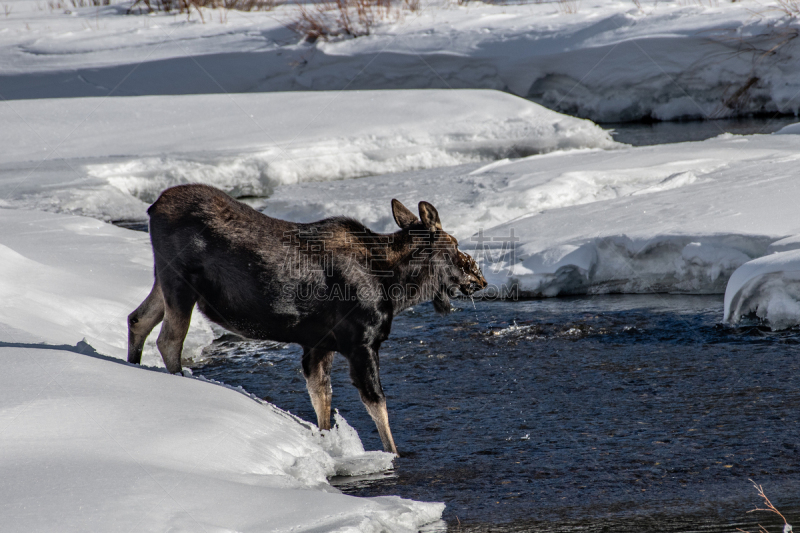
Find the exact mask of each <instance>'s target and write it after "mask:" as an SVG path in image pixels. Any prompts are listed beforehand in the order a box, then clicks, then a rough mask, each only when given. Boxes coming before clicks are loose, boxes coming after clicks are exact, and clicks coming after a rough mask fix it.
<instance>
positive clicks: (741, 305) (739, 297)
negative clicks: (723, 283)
mask: <svg viewBox="0 0 800 533" xmlns="http://www.w3.org/2000/svg"><path fill="white" fill-rule="evenodd" d="M787 240H790V241H791V244H792V245H793V246H795V247H797V248H798V249H794V250H791V251H787V252H774V253H771V254H769V255H766V256H764V257H759V258H758V259H754V260H752V261H749V262H748V263H745V264H744V265H742V266H741V267H739V268H738V269H737V270H736V272H734V273H733V275H732V276H731V279H730V281H729V282H728V286H727V288H726V290H725V321H728V322H732V323H734V324H736V323H738V322H739V321H740V320H741V319H742V318H744V317H750V316H755V317H757V318H759V319H761V320H764V321H766V323H768V324H769V326H770V327H771V328H772V329H774V330H777V329H785V328H790V327H793V326H797V325H800V242H798V241H799V240H798V239H797V238H792V237H790V238H789V239H787ZM776 244H778V245H780V244H781V241H778V243H776ZM775 248H777V246H770V251H772V250H774V249H775Z"/></svg>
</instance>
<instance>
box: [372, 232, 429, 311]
mask: <svg viewBox="0 0 800 533" xmlns="http://www.w3.org/2000/svg"><path fill="white" fill-rule="evenodd" d="M387 251H388V253H387V261H386V265H387V270H388V271H391V272H392V276H387V277H385V278H383V280H384V281H383V283H384V285H387V289H389V292H388V294H389V295H390V297H391V302H392V306H393V308H394V314H395V315H396V314H397V313H399V312H400V311H403V310H404V309H407V308H409V307H411V306H412V305H416V304H419V303H422V302H425V301H428V300H431V299H432V298H433V296H434V294H435V293H436V292H437V289H438V283H437V280H436V276H435V275H433V270H432V268H431V265H430V261H431V258H432V255H433V254H432V253H431V252H432V249H431V247H430V245H428V246H426V245H421V246H420V245H418V244H416V243H414V239H413V237H412V236H411V235H410V234H409V232H408V231H405V230H401V231H398V232H396V233H394V234H392V235H391V239H389V240H388V250H387ZM419 252H422V253H419ZM394 287H399V288H400V289H396V288H394ZM401 289H402V290H401Z"/></svg>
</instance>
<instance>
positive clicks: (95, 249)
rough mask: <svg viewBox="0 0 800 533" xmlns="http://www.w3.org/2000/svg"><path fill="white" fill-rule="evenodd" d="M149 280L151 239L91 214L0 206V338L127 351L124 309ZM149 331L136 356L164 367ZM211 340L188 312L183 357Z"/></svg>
mask: <svg viewBox="0 0 800 533" xmlns="http://www.w3.org/2000/svg"><path fill="white" fill-rule="evenodd" d="M152 286H153V264H152V251H151V249H150V240H149V238H148V236H147V235H146V234H144V233H140V232H134V231H129V230H124V229H121V228H117V227H115V226H111V225H109V224H105V223H103V222H100V221H99V220H94V219H91V218H84V217H74V216H65V215H55V214H51V213H43V212H38V211H25V210H20V209H0V301H2V302H3V305H0V341H4V342H13V343H34V342H47V343H49V344H69V345H75V344H76V343H77V342H79V341H81V340H82V339H85V340H86V342H88V343H89V345H91V346H92V347H93V348H94V349H96V350H97V351H98V352H100V353H102V354H105V355H110V356H114V357H119V358H123V359H124V358H125V357H127V347H128V326H127V316H128V313H130V312H131V311H133V310H134V309H136V307H137V306H138V305H139V304H140V303H141V302H142V300H144V298H145V297H146V296H147V294H148V293H149V292H150V288H151V287H152ZM159 331H160V326H157V329H156V330H154V331H153V333H152V334H151V335H150V337H149V338H148V341H147V344H146V346H145V352H144V355H143V359H142V361H143V362H144V363H145V364H147V365H158V366H163V363H162V362H161V356H160V355H159V354H158V351H157V350H156V347H155V339H156V338H157V336H158V332H159ZM212 340H213V334H212V332H211V329H210V327H209V325H208V322H207V321H206V320H205V319H204V318H203V317H202V315H200V313H195V314H194V315H193V317H192V327H191V328H190V329H189V335H188V337H187V339H186V351H185V357H186V358H188V359H191V358H193V357H196V356H197V355H198V354H199V352H200V350H201V349H202V348H203V347H204V346H206V345H208V344H209V343H210V342H211V341H212Z"/></svg>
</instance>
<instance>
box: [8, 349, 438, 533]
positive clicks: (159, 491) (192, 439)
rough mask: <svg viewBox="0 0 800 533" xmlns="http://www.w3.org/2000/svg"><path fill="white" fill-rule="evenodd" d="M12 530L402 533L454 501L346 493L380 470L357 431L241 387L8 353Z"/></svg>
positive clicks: (91, 360) (58, 354)
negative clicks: (316, 420)
mask: <svg viewBox="0 0 800 533" xmlns="http://www.w3.org/2000/svg"><path fill="white" fill-rule="evenodd" d="M1 350H2V356H3V373H2V376H0V428H1V429H2V431H0V449H1V450H2V454H0V457H2V459H0V475H2V478H3V483H2V489H0V494H2V502H0V514H1V515H2V516H3V530H4V531H14V532H23V531H59V532H66V531H76V532H78V531H209V532H210V531H215V532H222V531H288V530H292V531H308V532H311V531H338V532H345V531H346V532H355V531H364V532H374V531H387V530H388V531H402V532H408V533H415V532H416V531H418V530H419V528H420V526H422V525H423V524H426V523H430V522H433V521H436V520H437V519H438V518H439V517H440V516H441V513H442V510H443V509H444V505H442V504H437V503H418V502H412V501H409V500H403V499H401V498H398V497H380V498H354V497H351V496H345V495H342V494H339V493H338V491H337V490H336V489H333V488H332V487H331V486H330V485H329V484H328V482H327V480H326V477H328V476H332V475H334V474H336V473H339V474H347V473H363V472H369V471H376V470H382V469H385V468H386V467H387V465H389V464H390V463H391V458H392V456H391V455H390V454H386V453H384V452H370V453H367V454H365V453H364V452H363V448H360V445H361V443H360V441H359V440H358V437H357V436H356V435H355V433H354V430H352V428H350V427H349V426H347V424H346V422H343V421H342V420H341V419H340V420H339V422H340V424H341V427H338V428H335V429H334V430H333V432H330V433H329V432H325V433H326V434H325V435H320V433H319V431H317V430H315V429H314V428H313V427H312V426H310V425H309V424H306V423H304V422H302V421H300V420H298V419H297V418H295V417H293V416H291V415H289V414H287V413H285V412H283V411H281V410H279V409H277V408H275V407H273V406H272V405H270V404H264V403H262V402H257V401H255V400H253V399H252V398H250V397H249V396H247V395H244V394H241V393H239V392H237V391H234V390H231V389H228V388H225V387H222V386H218V385H214V384H211V383H208V382H202V381H199V380H195V379H189V378H183V377H177V376H172V375H169V374H166V373H163V372H157V371H147V370H142V369H141V368H136V367H133V366H130V365H128V364H127V363H121V362H120V361H118V360H113V359H105V358H98V357H89V356H86V355H82V354H76V353H71V352H67V351H63V350H43V349H32V348H3V349H1Z"/></svg>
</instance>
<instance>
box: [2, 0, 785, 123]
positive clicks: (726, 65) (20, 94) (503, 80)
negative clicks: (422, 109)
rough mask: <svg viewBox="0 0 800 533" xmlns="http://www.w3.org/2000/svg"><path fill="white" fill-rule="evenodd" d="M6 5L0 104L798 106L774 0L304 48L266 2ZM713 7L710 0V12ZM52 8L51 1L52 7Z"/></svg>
mask: <svg viewBox="0 0 800 533" xmlns="http://www.w3.org/2000/svg"><path fill="white" fill-rule="evenodd" d="M130 4H131V2H122V3H120V4H118V5H111V6H101V7H87V8H83V9H81V8H78V9H76V8H74V7H72V6H68V7H64V8H57V9H55V8H50V9H48V7H47V6H45V5H44V4H43V3H41V2H35V1H34V0H9V1H8V2H6V3H5V5H7V6H8V7H9V8H10V11H9V12H7V13H6V16H5V17H4V18H2V19H0V73H2V74H0V94H2V95H3V98H4V99H19V98H57V97H66V96H106V95H109V94H112V95H115V96H118V95H146V94H151V95H152V94H191V93H194V94H196V93H224V92H227V93H241V92H263V91H296V90H340V89H350V90H352V89H398V88H404V89H420V88H444V89H449V88H486V89H500V90H506V91H509V92H511V93H513V94H516V95H519V96H523V97H529V98H533V99H534V100H536V101H537V102H539V103H542V104H544V105H546V106H547V107H550V108H552V109H555V110H558V111H562V112H567V113H571V114H577V115H579V116H584V117H587V118H591V119H592V120H595V121H620V120H633V119H638V118H641V117H653V118H657V119H662V120H668V119H674V118H678V117H725V116H733V115H746V114H749V113H753V112H768V113H773V112H776V111H780V112H784V113H791V112H794V113H796V112H797V111H798V105H800V104H798V101H797V99H794V96H795V95H796V94H797V92H798V90H800V72H798V70H797V69H796V68H794V66H795V64H796V62H797V51H798V48H797V46H798V45H797V40H796V39H795V37H796V36H797V34H798V29H800V26H798V21H797V19H796V18H791V17H789V16H788V15H787V14H786V13H784V12H782V11H781V10H780V9H777V8H772V7H771V6H770V5H769V3H767V4H764V3H759V2H754V1H748V0H745V1H743V2H735V3H732V2H720V3H719V4H718V5H713V6H712V5H711V3H708V2H706V3H702V2H695V3H691V4H687V3H686V2H682V1H677V0H675V1H661V2H647V1H643V2H641V6H642V7H641V9H639V8H637V7H636V6H635V5H634V4H633V3H631V2H630V0H594V1H587V0H582V1H580V2H578V1H569V2H539V3H534V2H531V3H524V4H522V5H503V4H500V5H487V4H482V3H477V2H470V3H468V4H465V5H463V6H459V5H456V3H455V2H442V1H423V2H422V3H421V9H420V10H419V11H418V12H415V13H411V12H408V11H406V12H404V13H403V14H402V16H400V17H399V18H398V17H395V16H390V17H389V18H388V20H386V21H385V22H384V23H382V24H381V23H379V24H378V25H377V26H376V27H375V28H373V32H372V35H369V36H364V37H359V38H357V39H342V40H338V41H333V42H325V41H322V40H320V41H317V42H316V43H313V44H311V43H304V42H300V41H301V38H300V36H298V35H296V34H294V33H292V32H291V31H290V30H289V29H287V27H288V26H290V25H291V23H292V22H293V21H296V20H297V19H298V12H297V7H296V6H295V5H285V6H279V7H277V8H276V9H274V10H273V11H271V12H250V13H241V12H236V11H223V10H218V11H207V12H206V14H205V23H203V24H201V23H200V20H199V17H198V16H197V14H196V13H195V14H193V15H192V16H191V18H192V19H193V20H191V21H189V20H187V18H186V16H184V15H182V16H178V17H175V16H173V15H168V14H163V13H161V14H155V15H150V16H144V15H142V16H125V15H124V12H125V10H126V8H127V7H128V6H129V5H130ZM704 4H709V5H708V6H706V5H704ZM53 5H56V3H53Z"/></svg>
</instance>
